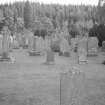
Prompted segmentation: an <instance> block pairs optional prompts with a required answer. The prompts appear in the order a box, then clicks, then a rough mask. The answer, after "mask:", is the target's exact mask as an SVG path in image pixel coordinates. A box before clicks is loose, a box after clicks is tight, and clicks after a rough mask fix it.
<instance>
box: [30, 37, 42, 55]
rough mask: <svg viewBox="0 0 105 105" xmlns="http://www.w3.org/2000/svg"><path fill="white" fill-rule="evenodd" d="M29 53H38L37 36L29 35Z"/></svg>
mask: <svg viewBox="0 0 105 105" xmlns="http://www.w3.org/2000/svg"><path fill="white" fill-rule="evenodd" d="M29 55H30V56H37V55H40V51H39V48H38V38H37V37H36V36H33V35H32V36H30V38H29Z"/></svg>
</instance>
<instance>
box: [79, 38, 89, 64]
mask: <svg viewBox="0 0 105 105" xmlns="http://www.w3.org/2000/svg"><path fill="white" fill-rule="evenodd" d="M87 44H88V43H87V38H85V37H83V38H82V39H80V41H79V42H78V63H79V64H81V63H87Z"/></svg>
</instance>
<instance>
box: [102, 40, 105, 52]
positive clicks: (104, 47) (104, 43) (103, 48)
mask: <svg viewBox="0 0 105 105" xmlns="http://www.w3.org/2000/svg"><path fill="white" fill-rule="evenodd" d="M102 51H104V52H105V41H103V42H102Z"/></svg>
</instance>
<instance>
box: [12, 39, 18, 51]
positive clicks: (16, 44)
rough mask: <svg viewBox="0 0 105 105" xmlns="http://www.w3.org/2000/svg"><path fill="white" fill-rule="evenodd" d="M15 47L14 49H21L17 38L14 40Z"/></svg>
mask: <svg viewBox="0 0 105 105" xmlns="http://www.w3.org/2000/svg"><path fill="white" fill-rule="evenodd" d="M13 48H14V49H19V43H18V41H17V40H16V39H14V40H13Z"/></svg>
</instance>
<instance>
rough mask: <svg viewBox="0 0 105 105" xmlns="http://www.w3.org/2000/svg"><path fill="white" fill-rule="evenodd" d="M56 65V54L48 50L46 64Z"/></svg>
mask: <svg viewBox="0 0 105 105" xmlns="http://www.w3.org/2000/svg"><path fill="white" fill-rule="evenodd" d="M54 63H55V58H54V52H52V51H51V50H47V55H46V64H54Z"/></svg>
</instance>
